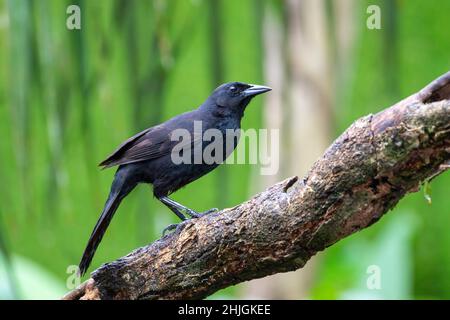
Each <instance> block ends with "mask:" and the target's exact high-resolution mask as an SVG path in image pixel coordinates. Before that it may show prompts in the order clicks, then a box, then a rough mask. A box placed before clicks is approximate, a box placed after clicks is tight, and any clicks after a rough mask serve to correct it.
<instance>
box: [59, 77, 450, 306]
mask: <svg viewBox="0 0 450 320" xmlns="http://www.w3.org/2000/svg"><path fill="white" fill-rule="evenodd" d="M305 152H307V150H305ZM449 162H450V72H448V73H446V74H445V75H443V76H442V77H440V78H439V79H437V80H435V81H433V82H432V83H431V84H429V85H428V86H427V87H425V88H424V89H422V90H421V91H419V92H418V93H416V94H414V95H412V96H410V97H409V98H407V99H405V100H403V101H401V102H399V103H397V104H396V105H394V106H393V107H391V108H388V109H386V110H384V111H382V112H380V113H378V114H375V115H368V116H366V117H363V118H361V119H359V120H357V121H356V122H355V123H354V124H353V125H352V126H351V127H350V128H348V129H347V130H346V131H345V132H344V133H343V134H342V135H341V136H340V137H339V138H338V139H337V140H336V141H335V142H334V143H333V144H332V145H331V146H330V147H329V148H328V150H327V151H326V152H325V154H324V155H323V156H322V158H320V159H319V160H318V161H317V162H316V163H315V164H314V165H313V167H312V168H311V169H310V171H309V173H308V174H307V176H306V177H305V178H303V179H302V180H299V181H298V180H297V178H296V177H293V178H290V179H287V180H285V181H282V182H280V183H278V184H276V185H274V186H272V187H270V188H268V189H267V190H266V191H264V192H261V193H260V194H257V195H255V196H254V197H253V198H252V199H250V200H249V201H247V202H245V203H242V204H240V205H238V206H236V207H234V208H230V209H225V210H222V211H220V212H218V213H214V214H210V215H207V216H205V217H202V218H200V219H195V220H189V221H186V222H184V223H183V225H182V226H181V227H179V228H177V230H176V231H175V232H174V233H172V234H170V235H166V236H165V237H163V238H162V239H160V240H158V241H155V242H154V243H152V244H150V245H148V246H145V247H142V248H139V249H137V250H135V251H133V252H131V253H130V254H129V255H127V256H126V257H123V258H121V259H118V260H116V261H113V262H111V263H107V264H104V265H102V266H101V267H100V268H99V269H97V270H95V271H94V272H93V273H92V274H91V276H92V278H91V279H89V280H88V281H87V282H85V283H83V284H82V285H81V286H80V287H79V288H78V289H76V290H74V291H72V292H70V293H69V294H67V295H66V296H65V297H64V299H201V298H205V297H207V296H208V295H210V294H212V293H214V292H215V291H217V290H219V289H222V288H225V287H228V286H230V285H234V284H237V283H240V282H243V281H247V280H251V279H255V278H260V277H264V276H267V275H270V274H274V273H278V272H286V271H292V270H295V269H298V268H301V267H303V266H304V265H305V263H306V262H307V261H308V259H309V258H311V257H312V256H313V255H314V254H316V253H317V252H318V251H321V250H324V249H325V248H327V247H328V246H331V245H332V244H334V243H335V242H337V241H338V240H340V239H342V238H344V237H346V236H348V235H350V234H352V233H354V232H356V231H359V230H361V229H364V228H366V227H368V226H370V225H371V224H372V223H374V222H376V221H377V220H378V219H380V217H381V216H382V215H383V214H384V213H386V212H387V211H388V210H390V209H391V208H393V207H394V206H395V205H396V204H397V202H398V201H399V200H400V199H401V198H402V197H403V196H405V195H406V194H407V193H408V192H415V191H417V190H418V189H419V188H420V185H421V184H422V183H423V182H424V181H425V180H429V179H431V178H434V177H435V176H436V175H438V174H440V173H441V172H443V171H445V170H446V169H448V165H449Z"/></svg>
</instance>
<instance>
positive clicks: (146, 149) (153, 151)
mask: <svg viewBox="0 0 450 320" xmlns="http://www.w3.org/2000/svg"><path fill="white" fill-rule="evenodd" d="M269 90H271V89H270V88H268V87H264V86H257V85H251V84H245V83H241V82H232V83H227V84H223V85H221V86H220V87H218V88H217V89H216V90H214V92H213V93H212V94H211V95H210V96H209V97H208V99H206V101H205V102H204V103H203V104H202V105H200V107H198V108H197V109H195V110H193V111H190V112H186V113H183V114H180V115H178V116H176V117H174V118H172V119H170V120H168V121H166V122H164V123H162V124H160V125H157V126H154V127H152V128H149V129H146V130H144V131H142V132H140V133H138V134H136V135H134V136H133V137H131V138H129V139H128V140H126V141H125V142H124V143H122V144H121V145H120V146H119V147H118V148H117V149H116V150H115V151H114V152H113V153H112V154H111V155H110V156H109V157H108V158H107V159H106V160H104V161H103V162H101V163H100V166H102V167H104V168H108V167H113V166H119V168H118V169H117V172H116V174H115V176H114V181H113V183H112V186H111V191H110V194H109V197H108V200H107V201H106V204H105V207H104V209H103V211H102V214H101V216H100V218H99V220H98V221H97V224H96V225H95V227H94V230H93V232H92V234H91V236H90V238H89V241H88V244H87V246H86V249H85V251H84V253H83V256H82V259H81V262H80V265H79V268H80V273H81V274H84V273H85V272H86V270H87V268H88V267H89V265H90V263H91V261H92V258H93V256H94V253H95V250H96V249H97V247H98V245H99V243H100V241H101V239H102V237H103V235H104V233H105V231H106V229H107V227H108V225H109V223H110V221H111V219H112V217H113V215H114V213H115V211H116V210H117V208H118V206H119V204H120V202H121V201H122V199H123V198H124V197H126V196H127V195H128V194H129V193H130V192H131V191H132V190H133V189H134V188H135V187H136V185H137V184H138V183H149V184H152V185H153V194H154V195H155V197H156V198H158V199H159V200H160V201H161V202H162V203H164V204H165V205H166V206H167V207H169V208H170V209H171V210H172V211H173V212H174V213H175V214H176V215H177V216H178V217H179V218H180V219H181V220H185V219H186V217H185V215H183V213H182V212H185V213H186V214H187V215H189V216H191V217H194V218H195V217H199V216H200V214H198V213H197V212H195V211H193V210H191V209H189V208H187V207H185V206H182V205H181V204H179V203H177V202H175V201H173V200H171V199H169V198H168V197H167V196H168V195H170V194H171V193H173V192H175V191H176V190H178V189H180V188H181V187H183V186H185V185H186V184H188V183H190V182H192V181H194V180H196V179H198V178H200V177H201V176H203V175H205V174H206V173H208V172H210V171H211V170H213V169H214V168H216V167H217V166H218V165H219V164H220V163H210V164H208V163H205V162H204V161H202V162H201V163H181V164H176V163H174V161H173V159H172V157H171V155H172V150H173V149H174V147H175V146H176V145H177V144H178V143H179V142H178V141H174V140H173V139H171V134H172V133H173V132H174V131H175V130H177V129H185V130H187V131H188V132H190V133H194V123H195V122H201V127H202V129H201V130H202V132H205V131H206V130H208V129H218V130H219V131H220V132H221V133H222V134H223V136H224V139H223V141H224V142H225V141H226V137H225V134H226V130H227V129H232V130H237V129H240V127H241V119H242V117H243V115H244V111H245V108H246V106H247V105H248V103H249V102H250V100H251V99H252V98H253V97H254V96H256V95H258V94H261V93H264V92H267V91H269ZM197 143H200V144H201V148H200V150H204V148H205V147H206V146H207V145H208V144H209V143H208V142H205V141H202V140H200V137H198V136H195V135H194V137H193V138H192V140H191V142H190V144H191V147H192V149H194V148H193V146H194V145H195V144H197ZM236 145H237V139H236V140H235V141H234V144H233V146H232V148H231V149H229V148H227V149H226V150H224V153H225V154H224V159H225V158H226V157H227V156H228V155H229V153H231V151H232V149H234V148H235V147H236Z"/></svg>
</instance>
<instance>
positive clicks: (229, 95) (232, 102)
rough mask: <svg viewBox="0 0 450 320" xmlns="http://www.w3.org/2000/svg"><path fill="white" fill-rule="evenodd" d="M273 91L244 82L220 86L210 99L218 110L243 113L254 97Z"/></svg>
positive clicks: (209, 101)
mask: <svg viewBox="0 0 450 320" xmlns="http://www.w3.org/2000/svg"><path fill="white" fill-rule="evenodd" d="M270 90H272V89H271V88H269V87H265V86H260V85H256V84H247V83H242V82H229V83H225V84H223V85H221V86H219V87H218V88H217V89H215V90H214V92H213V93H212V94H211V96H210V97H209V98H208V103H213V104H214V106H215V107H216V108H219V109H223V111H224V112H226V111H234V112H243V111H244V110H245V107H246V106H247V105H248V103H249V102H250V100H252V98H253V97H255V96H257V95H259V94H262V93H265V92H267V91H270Z"/></svg>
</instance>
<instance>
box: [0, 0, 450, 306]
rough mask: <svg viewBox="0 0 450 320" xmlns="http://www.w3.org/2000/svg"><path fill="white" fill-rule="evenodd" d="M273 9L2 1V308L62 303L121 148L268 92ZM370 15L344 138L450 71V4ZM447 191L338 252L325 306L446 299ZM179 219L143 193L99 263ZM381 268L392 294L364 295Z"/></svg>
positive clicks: (207, 201) (238, 185) (210, 194)
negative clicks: (109, 159)
mask: <svg viewBox="0 0 450 320" xmlns="http://www.w3.org/2000/svg"><path fill="white" fill-rule="evenodd" d="M268 2H272V3H275V4H277V5H279V2H278V1H268ZM262 3H264V1H259V0H248V1H238V0H227V1H221V2H220V4H219V6H218V7H214V5H212V1H206V0H203V1H202V0H196V1H194V0H192V1H181V0H179V1H178V0H177V1H175V0H173V1H163V0H159V1H158V0H154V1H145V0H132V1H129V0H127V1H125V0H122V1H119V0H118V1H113V0H103V1H87V0H84V1H83V0H78V1H69V0H39V1H37V0H34V1H33V0H10V1H5V0H1V1H0V43H1V47H0V119H1V120H0V121H1V124H0V137H1V139H0V181H1V183H0V228H1V230H0V248H1V250H2V256H3V258H2V260H1V261H2V262H0V278H1V279H2V281H1V283H2V286H1V287H0V298H11V297H16V298H36V297H39V296H38V295H37V294H36V292H41V293H43V292H48V293H47V294H46V295H45V296H42V297H54V298H57V297H58V296H59V295H60V294H61V291H62V290H63V289H64V285H65V281H66V278H67V276H68V275H67V274H66V269H67V267H68V266H69V265H72V264H77V263H78V260H79V258H80V255H81V253H82V250H83V249H84V245H85V244H86V241H87V239H88V236H89V234H90V232H91V230H92V227H93V226H94V224H95V222H96V219H97V217H98V215H99V213H100V211H101V208H102V206H103V203H104V201H105V199H106V196H107V193H108V191H109V185H110V182H111V179H112V176H113V174H114V170H113V169H111V170H107V171H100V170H98V168H97V167H96V164H97V163H98V162H100V161H101V160H103V159H104V158H105V156H107V155H108V154H109V153H110V152H111V151H112V150H113V149H114V148H115V147H116V146H117V145H118V144H119V143H120V142H121V141H123V140H124V139H125V138H126V137H129V136H131V135H132V134H134V133H136V132H138V131H139V130H141V129H143V128H145V127H148V126H151V125H154V124H156V123H158V122H161V121H163V120H165V119H168V118H170V117H172V116H174V115H176V114H178V113H181V112H184V111H187V110H190V109H192V108H194V107H196V106H197V105H199V104H200V103H201V102H202V101H203V99H205V97H207V95H208V94H209V92H210V91H211V90H212V89H213V88H214V87H215V86H216V85H218V83H217V82H219V81H220V82H226V81H232V80H238V81H246V82H250V83H264V80H263V76H262V75H263V63H262V62H263V58H264V53H263V52H262V44H261V38H262V30H263V28H262V13H263V11H262V7H263V6H262V5H261V4H262ZM372 3H378V4H380V5H381V7H382V8H383V10H384V11H383V12H389V14H387V15H386V21H387V22H386V24H383V26H384V27H383V29H382V30H368V29H367V28H366V27H365V25H366V24H365V19H366V13H365V8H366V7H367V5H369V4H372ZM69 4H78V5H79V6H80V7H81V10H82V29H81V30H75V31H71V30H68V29H67V28H66V18H67V14H66V8H67V6H68V5H69ZM236 8H238V10H237V9H236ZM356 11H357V12H358V15H357V19H358V21H357V30H358V34H357V40H356V53H355V57H356V59H355V61H354V62H353V65H352V67H351V69H350V70H348V79H349V81H348V82H344V83H345V86H342V85H341V86H340V87H339V86H338V88H337V90H336V91H337V92H338V93H339V94H338V100H337V106H336V112H335V113H336V117H335V118H336V136H337V135H338V134H339V133H340V132H342V131H343V130H344V129H345V128H346V127H347V126H348V125H349V124H350V123H351V122H353V121H354V120H355V119H357V118H358V117H360V116H362V115H365V114H368V113H375V112H377V111H379V110H381V109H383V108H384V107H387V106H389V105H391V104H393V103H394V102H396V101H398V100H399V99H400V98H401V97H404V96H407V95H409V94H411V93H412V92H414V91H416V90H418V89H420V88H421V87H423V86H424V85H425V84H427V83H428V82H429V81H430V80H432V79H434V78H435V77H437V76H439V75H440V74H442V73H444V72H446V71H448V69H449V66H450V55H449V54H448V53H449V52H450V41H449V38H448V29H449V25H448V12H449V11H450V2H448V1H447V2H439V3H437V2H435V1H428V2H424V1H420V0H414V1H361V2H358V6H357V10H356ZM384 17H385V16H383V19H384ZM213 21H219V22H220V23H217V24H214V23H213ZM383 21H384V20H383ZM213 26H214V27H213ZM261 119H262V109H261V100H258V101H256V100H255V102H253V103H252V105H251V107H249V109H248V110H247V111H246V117H245V119H244V123H243V127H244V128H249V127H252V128H259V127H261V126H263V123H262V120H261ZM282 152H289V150H282ZM254 170H256V169H255V168H254V167H252V166H250V165H239V166H236V165H235V166H232V168H229V167H226V166H222V167H220V168H219V169H218V170H216V171H214V172H213V173H211V174H209V175H207V176H206V177H204V178H202V179H201V180H199V181H198V182H195V183H193V184H192V185H190V186H189V188H187V189H183V190H181V191H179V192H178V193H176V194H175V196H174V198H175V199H176V200H179V201H180V202H182V203H185V204H186V205H188V206H190V207H193V208H198V209H199V210H204V209H208V208H211V207H216V206H218V204H220V206H225V207H226V206H232V205H235V204H237V203H240V202H242V201H244V200H245V199H247V197H248V196H249V195H250V194H251V193H254V192H256V191H260V188H259V187H258V185H255V184H254V183H253V181H254V179H253V178H252V177H253V176H254V172H255V171H254ZM449 182H450V177H449V175H448V173H447V174H444V175H443V176H441V177H439V178H438V179H436V181H433V193H432V195H431V196H432V198H433V204H432V205H431V206H430V205H428V204H427V201H426V200H425V199H424V197H423V194H422V193H416V194H414V195H409V196H408V197H406V199H404V200H403V201H402V202H401V203H400V204H399V205H398V206H397V207H396V208H395V209H394V212H392V213H390V214H388V215H387V216H386V217H385V218H383V219H382V221H381V222H380V223H377V224H375V225H374V226H373V227H371V228H369V229H368V230H365V231H364V232H362V233H358V234H357V235H354V236H351V237H349V238H348V239H345V240H343V241H341V242H339V243H338V244H336V245H335V246H333V247H331V248H330V249H328V250H327V252H326V253H325V254H323V256H324V257H323V259H322V261H321V266H320V268H319V270H318V272H317V273H316V277H317V279H316V281H315V285H314V287H313V290H312V293H311V297H313V298H328V299H329V298H355V297H356V298H358V297H359V298H364V297H375V298H448V297H449V295H448V292H450V277H449V276H448V274H449V271H450V250H449V249H450V233H449V232H448V230H447V229H448V226H449V225H450V212H449V201H448V186H449ZM175 221H176V219H175V216H174V215H173V214H171V213H170V212H168V210H167V209H166V208H164V207H162V206H161V205H160V204H159V203H158V202H157V201H155V200H154V199H152V194H151V190H150V189H149V187H147V186H143V185H142V186H140V187H139V188H137V190H135V191H134V192H133V193H132V194H131V195H130V196H129V197H127V199H126V201H124V202H123V204H122V205H121V207H120V209H119V210H118V214H117V215H116V216H115V218H114V220H113V222H112V224H111V226H110V228H109V230H108V232H107V233H106V235H105V238H104V240H103V242H102V245H101V246H100V248H99V250H98V252H97V254H96V256H95V258H94V261H93V266H94V267H96V266H99V265H100V264H101V263H103V262H105V261H110V260H112V259H115V258H118V257H120V256H122V255H124V254H126V253H128V252H129V251H130V250H132V249H134V248H136V247H137V246H142V245H145V244H147V243H149V242H151V241H153V240H155V239H157V238H158V237H159V236H160V232H161V230H162V229H163V228H164V227H165V226H166V225H167V224H169V223H173V222H175ZM8 261H9V263H8ZM371 264H373V265H379V266H381V267H382V270H383V272H384V273H383V279H384V280H383V281H386V282H383V283H382V290H380V291H377V292H370V291H368V289H367V288H366V286H365V279H366V268H367V266H368V265H371ZM8 266H10V268H9V267H8ZM7 270H10V272H6V271H7ZM11 270H12V271H11ZM6 279H9V280H6ZM30 279H34V280H33V281H32V280H30ZM7 282H8V283H9V282H10V283H12V284H15V285H13V286H15V287H16V289H17V290H15V292H14V290H11V288H9V289H5V288H6V287H5V285H4V284H5V283H7ZM27 284H28V288H27ZM44 287H45V288H44ZM61 288H62V289H61ZM238 294H239V292H238V291H236V290H235V289H233V288H231V289H227V290H225V291H222V292H219V293H218V295H217V296H216V297H221V298H223V297H233V296H236V295H238Z"/></svg>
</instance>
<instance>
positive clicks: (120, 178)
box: [79, 169, 136, 276]
mask: <svg viewBox="0 0 450 320" xmlns="http://www.w3.org/2000/svg"><path fill="white" fill-rule="evenodd" d="M125 178H126V176H125V174H123V173H121V172H120V169H119V170H118V171H117V173H116V175H115V177H114V181H113V183H112V186H111V191H110V193H109V196H108V200H107V201H106V203H105V207H104V208H103V211H102V214H101V215H100V218H99V219H98V221H97V224H96V225H95V227H94V230H93V231H92V234H91V236H90V238H89V241H88V243H87V246H86V249H84V253H83V256H82V258H81V261H80V264H79V273H80V275H81V276H82V275H83V274H84V273H85V272H86V270H87V269H88V268H89V265H90V264H91V261H92V258H93V257H94V254H95V251H96V250H97V247H98V245H99V244H100V242H101V241H102V238H103V235H104V234H105V231H106V229H107V228H108V226H109V223H110V222H111V219H112V217H113V216H114V213H115V212H116V210H117V208H118V207H119V205H120V202H122V199H123V198H124V197H125V196H126V195H127V194H128V193H130V191H131V190H133V189H134V187H135V186H136V184H129V183H127V181H126V179H125Z"/></svg>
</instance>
